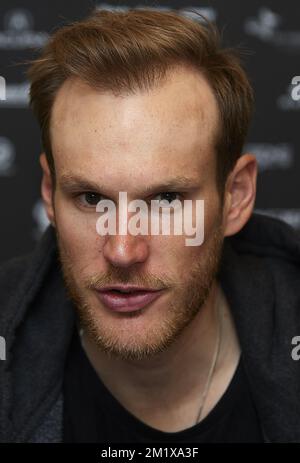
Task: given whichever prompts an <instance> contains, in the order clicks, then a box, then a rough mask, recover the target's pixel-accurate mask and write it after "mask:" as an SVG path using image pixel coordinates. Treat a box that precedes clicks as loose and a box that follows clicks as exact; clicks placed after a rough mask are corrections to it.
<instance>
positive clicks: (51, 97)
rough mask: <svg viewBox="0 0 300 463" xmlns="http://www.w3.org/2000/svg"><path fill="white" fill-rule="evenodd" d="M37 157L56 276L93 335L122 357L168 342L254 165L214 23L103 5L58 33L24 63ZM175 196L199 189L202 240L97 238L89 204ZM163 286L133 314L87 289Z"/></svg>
mask: <svg viewBox="0 0 300 463" xmlns="http://www.w3.org/2000/svg"><path fill="white" fill-rule="evenodd" d="M29 75H30V78H31V81H32V85H31V102H32V106H33V109H34V110H35V112H36V114H37V116H38V118H39V121H40V124H41V128H42V139H43V144H44V150H45V153H46V154H44V153H43V154H42V155H41V165H42V168H43V182H42V195H43V198H44V202H45V205H46V210H47V214H48V217H49V219H50V220H51V222H52V224H53V225H54V226H55V229H56V233H57V238H58V244H59V251H60V257H61V261H62V266H63V272H64V277H65V281H66V284H67V287H68V289H69V292H70V294H71V296H72V298H73V300H74V301H75V302H76V305H77V307H78V309H79V313H80V316H81V319H82V322H83V323H84V324H85V325H86V327H87V329H88V330H89V332H90V334H92V335H93V336H94V339H95V340H96V341H97V343H98V345H99V346H101V347H102V348H103V349H104V350H106V351H108V352H112V353H114V354H115V355H118V356H121V357H123V358H143V357H145V356H147V355H150V354H154V353H157V352H159V351H162V350H163V349H165V348H166V347H167V346H168V345H170V344H171V343H172V342H173V341H174V340H175V339H177V338H178V337H179V335H180V333H181V332H182V331H183V329H184V328H185V327H186V326H187V325H188V324H189V323H190V322H191V321H192V320H193V319H194V317H195V316H196V315H197V314H198V313H199V310H200V308H201V307H202V306H203V304H204V303H205V301H206V300H207V298H208V296H209V293H210V289H211V287H212V284H213V282H214V281H215V279H216V275H217V271H218V267H219V261H220V257H221V251H222V242H223V239H224V237H225V236H229V235H232V234H234V233H236V232H238V231H239V230H240V229H241V228H242V227H243V226H244V224H245V223H246V222H247V220H248V219H249V217H250V215H251V212H252V209H253V204H254V199H255V183H256V164H255V159H254V158H253V156H251V155H243V156H240V155H241V150H242V146H243V143H244V140H245V136H246V132H247V128H248V123H249V118H250V113H251V106H252V92H251V88H250V85H249V83H248V80H247V78H246V76H245V74H244V72H243V70H242V69H241V67H240V65H239V63H238V61H237V60H236V58H235V57H234V55H233V54H232V53H231V52H230V51H226V50H222V49H221V48H220V47H219V44H218V40H217V36H216V33H215V31H214V30H213V29H212V28H210V27H208V28H207V27H204V26H203V25H200V24H198V23H195V22H193V21H191V20H188V19H186V18H184V17H181V16H179V15H177V14H175V13H160V12H155V11H150V10H132V11H129V12H127V13H110V12H107V11H102V12H98V13H95V14H93V15H92V16H91V17H90V18H88V19H87V20H85V21H82V22H79V23H76V24H75V25H71V26H68V27H66V28H63V29H61V30H59V31H58V32H57V33H56V34H55V35H54V37H53V38H52V39H51V41H50V42H49V44H48V45H47V47H46V48H45V50H44V52H43V55H42V57H41V58H40V59H39V60H37V61H36V62H35V63H34V64H33V66H32V67H31V70H30V74H29ZM120 191H125V192H127V195H128V200H129V201H130V200H133V199H143V200H145V201H150V200H151V199H157V198H159V197H161V196H162V194H163V193H169V194H171V198H173V197H174V195H175V197H176V198H179V199H180V200H183V199H191V200H193V201H195V200H197V199H203V200H204V204H205V221H204V222H205V241H204V243H203V244H202V245H201V246H196V247H188V246H185V245H184V236H161V235H159V236H151V235H149V236H132V235H130V234H127V235H124V236H122V235H115V236H99V235H98V234H97V233H96V220H97V217H98V215H99V214H98V213H97V212H96V209H95V206H96V204H97V202H98V201H99V200H100V199H102V198H106V199H111V200H113V201H114V202H115V203H116V204H117V199H118V193H119V192H120ZM119 283H128V284H132V285H134V284H135V285H138V286H144V287H147V288H152V289H156V290H161V293H160V296H159V297H158V298H157V299H156V300H155V301H154V302H153V303H151V304H150V305H149V306H147V307H145V308H144V309H142V310H139V311H137V312H129V313H115V312H112V311H111V310H109V309H107V307H106V306H105V304H103V303H102V300H101V299H100V298H99V293H98V291H97V290H99V289H101V288H103V287H104V286H106V285H109V284H119Z"/></svg>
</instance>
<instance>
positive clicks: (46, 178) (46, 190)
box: [40, 153, 55, 227]
mask: <svg viewBox="0 0 300 463" xmlns="http://www.w3.org/2000/svg"><path fill="white" fill-rule="evenodd" d="M40 165H41V167H42V171H43V176H42V184H41V193H42V198H43V201H44V206H45V209H46V213H47V217H48V219H49V221H50V222H51V224H52V225H53V226H54V227H55V214H54V204H53V197H54V195H53V193H54V185H53V181H52V177H51V173H50V168H49V164H48V161H47V158H46V154H45V153H42V154H41V155H40Z"/></svg>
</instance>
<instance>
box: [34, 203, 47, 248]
mask: <svg viewBox="0 0 300 463" xmlns="http://www.w3.org/2000/svg"><path fill="white" fill-rule="evenodd" d="M32 217H33V220H34V228H33V231H32V235H33V238H34V239H35V240H38V239H39V238H40V236H41V235H42V234H43V232H44V231H45V229H46V228H47V226H48V225H49V220H48V217H47V214H46V210H45V207H44V203H43V200H42V199H41V198H40V199H38V200H37V201H36V202H35V204H34V205H33V208H32Z"/></svg>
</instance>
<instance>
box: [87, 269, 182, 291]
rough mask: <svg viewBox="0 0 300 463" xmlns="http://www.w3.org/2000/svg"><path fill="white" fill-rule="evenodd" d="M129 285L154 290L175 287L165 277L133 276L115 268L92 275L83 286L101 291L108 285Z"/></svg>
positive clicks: (168, 278) (150, 275) (172, 282)
mask: <svg viewBox="0 0 300 463" xmlns="http://www.w3.org/2000/svg"><path fill="white" fill-rule="evenodd" d="M118 284H130V285H136V286H143V287H148V288H153V289H155V290H160V289H166V288H169V287H171V286H174V285H175V282H174V281H173V280H172V279H170V277H167V276H166V275H162V276H156V275H153V274H149V273H147V274H141V273H139V274H137V273H136V272H135V274H133V273H132V272H128V271H125V270H124V269H120V268H115V269H114V270H110V271H108V272H106V273H104V274H102V275H92V276H90V277H89V278H87V279H85V281H84V285H85V286H86V288H88V289H95V290H101V289H102V288H104V287H105V286H108V285H118Z"/></svg>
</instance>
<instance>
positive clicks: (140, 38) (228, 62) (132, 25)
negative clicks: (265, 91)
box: [28, 9, 253, 192]
mask: <svg viewBox="0 0 300 463" xmlns="http://www.w3.org/2000/svg"><path fill="white" fill-rule="evenodd" d="M178 64H186V65H189V66H190V65H191V66H193V67H194V68H195V69H197V70H199V72H201V73H202V74H203V75H204V76H205V77H206V79H207V81H208V83H209V84H210V86H211V88H212V90H213V92H214V95H215V98H216V101H217V104H218V108H219V116H220V117H219V128H218V134H217V137H216V140H215V149H216V154H217V185H218V188H219V191H221V192H222V191H223V188H224V185H225V181H226V178H227V176H228V174H229V172H230V171H231V170H232V168H233V167H234V165H235V163H236V160H237V159H238V157H239V156H240V155H241V152H242V148H243V145H244V143H245V138H246V136H247V131H248V126H249V122H250V118H251V113H252V108H253V91H252V88H251V85H250V83H249V80H248V78H247V75H246V73H245V71H244V70H243V68H242V67H241V64H240V62H239V59H238V57H237V54H236V52H235V51H233V50H232V49H225V48H222V47H221V44H220V36H219V33H218V31H217V29H216V27H215V26H214V25H213V24H211V23H209V22H208V21H206V22H205V23H201V22H200V21H199V22H198V21H194V20H192V19H189V18H187V17H185V16H183V15H180V14H178V13H176V12H174V11H168V12H166V11H163V12H161V11H158V10H157V11H156V10H153V9H129V10H127V11H126V12H120V11H107V10H98V11H97V10H96V11H95V12H93V13H91V14H90V16H88V17H87V18H85V19H83V20H81V21H78V22H75V23H72V24H69V25H66V26H64V27H62V28H60V29H58V30H57V31H56V32H55V33H54V35H53V36H52V37H51V38H50V40H49V42H48V43H47V45H46V46H45V47H44V49H43V51H42V54H41V56H40V57H39V58H37V59H36V60H34V61H33V63H32V64H31V66H30V68H29V70H28V76H29V80H30V82H31V87H30V104H31V107H32V109H33V111H34V113H35V114H36V116H37V119H38V121H39V124H40V127H41V134H42V143H43V149H44V150H45V152H46V156H47V159H48V163H49V166H50V170H51V173H52V175H53V178H55V169H54V161H53V156H52V152H51V140H50V135H49V124H50V118H51V109H52V106H53V102H54V99H55V96H56V93H57V91H58V89H59V88H60V87H61V86H62V84H63V83H64V82H65V80H66V79H68V78H69V77H72V76H76V77H79V78H80V79H82V80H83V81H85V82H86V83H87V84H89V85H90V86H91V87H93V88H97V89H100V90H104V91H105V90H107V91H113V92H115V93H119V94H120V93H126V92H134V91H137V90H139V89H140V90H142V89H150V88H151V87H153V86H155V85H157V84H158V83H159V82H160V80H161V79H163V77H164V76H165V74H166V72H167V71H168V70H169V69H171V68H172V67H174V66H176V65H178Z"/></svg>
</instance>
